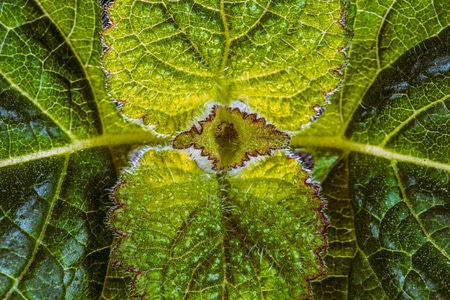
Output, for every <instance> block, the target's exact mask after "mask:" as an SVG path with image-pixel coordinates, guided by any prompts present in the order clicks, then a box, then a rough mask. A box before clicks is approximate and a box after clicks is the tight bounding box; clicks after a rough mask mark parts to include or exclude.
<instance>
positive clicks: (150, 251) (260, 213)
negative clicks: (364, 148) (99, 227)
mask: <svg viewBox="0 0 450 300" xmlns="http://www.w3.org/2000/svg"><path fill="white" fill-rule="evenodd" d="M306 179H307V173H306V172H305V171H303V170H302V169H301V166H300V165H299V164H298V162H297V161H296V160H294V159H292V158H288V157H287V156H286V154H284V153H282V152H277V153H276V154H275V155H273V156H271V157H266V158H265V159H263V160H260V161H258V162H257V163H255V164H253V165H251V166H249V167H248V168H245V169H244V170H243V171H242V172H239V173H237V174H236V175H228V174H227V173H223V172H222V173H217V174H216V173H205V172H204V171H203V170H202V169H200V168H199V167H198V166H197V165H196V164H195V162H194V161H193V160H192V159H191V158H189V157H188V156H187V155H186V154H185V153H183V152H182V151H179V150H163V151H156V150H149V151H147V152H146V153H145V154H144V155H143V156H142V158H140V159H139V162H138V165H137V166H136V167H135V168H134V169H133V170H132V171H129V172H126V173H124V174H123V176H122V180H123V181H122V182H121V183H119V185H118V186H117V187H116V189H115V193H114V197H115V198H116V199H118V200H119V201H120V203H119V207H120V208H119V209H118V210H117V211H115V212H114V214H113V215H112V216H111V218H110V219H109V222H110V224H111V225H112V226H113V227H114V228H115V230H116V232H117V233H119V234H120V235H121V237H122V238H121V240H120V247H119V248H118V249H116V250H114V252H113V257H112V258H113V259H114V260H118V261H120V263H121V264H122V265H123V266H126V267H131V268H133V269H134V270H140V271H139V275H138V276H137V279H136V281H135V282H134V285H133V291H134V293H135V295H141V294H145V295H146V296H145V298H150V299H164V298H172V299H181V298H184V297H192V298H194V299H200V298H206V299H223V298H228V299H298V298H301V297H304V296H306V295H307V293H308V290H307V282H306V278H309V277H312V276H316V275H317V274H318V273H320V272H322V271H323V270H322V266H321V264H320V263H319V261H318V257H317V255H316V254H315V251H316V250H317V249H319V248H320V247H323V246H324V244H325V240H324V237H323V236H322V234H321V232H322V230H323V226H324V225H325V223H324V219H323V216H322V215H321V214H320V213H319V212H318V210H319V209H320V207H321V205H322V201H321V200H320V199H319V198H317V197H315V196H314V188H313V187H311V186H306V185H304V184H299V183H302V182H304V181H305V180H306Z"/></svg>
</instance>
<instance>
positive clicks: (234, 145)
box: [173, 105, 290, 171]
mask: <svg viewBox="0 0 450 300" xmlns="http://www.w3.org/2000/svg"><path fill="white" fill-rule="evenodd" d="M219 109H225V110H226V112H227V113H228V114H230V116H231V115H240V117H241V118H242V120H244V121H247V122H248V124H252V125H254V127H255V135H254V136H252V138H255V139H259V140H260V141H262V142H264V143H266V144H276V143H279V144H281V145H280V146H272V147H267V148H256V149H252V148H249V149H241V147H242V146H243V142H245V141H243V140H241V139H242V138H243V137H241V136H240V135H239V130H240V128H237V127H236V124H233V123H231V122H229V121H227V120H223V121H221V122H220V123H219V124H217V125H216V128H215V131H214V134H213V136H212V137H211V138H212V139H214V140H215V143H216V144H217V148H216V149H208V147H207V146H205V145H202V144H199V143H197V142H195V141H194V138H195V136H200V135H202V134H204V132H205V131H204V130H205V127H206V126H208V124H209V123H212V122H213V121H214V120H215V119H216V118H217V117H218V110H219ZM252 125H251V126H252ZM258 131H264V132H265V133H268V134H267V135H266V136H262V135H258ZM183 139H184V140H183ZM289 141H290V136H289V135H288V134H286V133H284V132H281V131H279V130H277V129H276V128H275V126H274V125H272V124H267V122H266V120H265V119H264V118H259V117H258V116H257V115H256V114H254V113H247V112H242V111H240V110H239V109H238V108H230V107H222V106H217V105H216V106H214V107H213V108H212V111H211V114H209V116H208V117H207V118H206V119H204V120H201V121H199V122H198V126H196V125H193V126H192V127H191V129H190V130H188V131H185V132H182V133H180V134H178V135H177V136H176V137H175V139H174V141H173V147H174V148H175V149H188V148H190V147H193V148H194V149H197V150H200V151H201V155H202V156H205V157H207V158H208V159H209V160H211V161H212V163H213V170H215V171H220V170H232V169H234V168H237V167H243V166H244V164H245V162H247V161H249V160H250V158H251V157H256V156H260V155H270V154H271V152H272V150H279V149H283V148H286V147H287V146H288V145H289ZM239 150H241V151H243V154H242V155H241V157H240V158H239V161H238V162H235V163H232V164H226V167H225V166H221V165H220V163H221V159H222V160H223V159H224V158H227V157H228V158H229V157H232V155H234V154H235V153H237V151H239ZM214 151H216V152H218V153H220V155H215V154H214ZM222 162H223V161H222Z"/></svg>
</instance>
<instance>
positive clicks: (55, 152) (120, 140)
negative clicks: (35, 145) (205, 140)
mask: <svg viewBox="0 0 450 300" xmlns="http://www.w3.org/2000/svg"><path fill="white" fill-rule="evenodd" d="M170 141H171V138H170V137H158V136H155V134H153V133H151V132H140V133H120V134H104V135H102V136H99V137H93V138H90V139H85V140H76V141H74V142H73V143H71V144H68V145H66V146H62V147H55V148H52V149H48V150H42V151H38V152H35V153H29V154H24V155H21V156H15V157H11V158H7V159H3V160H0V168H2V167H7V166H13V165H16V164H20V163H26V162H29V161H33V160H38V159H42V158H47V157H53V156H61V155H65V154H71V153H74V152H77V151H81V150H85V149H90V148H95V147H102V146H103V147H117V146H123V145H136V146H138V145H150V146H151V145H165V144H168V143H170Z"/></svg>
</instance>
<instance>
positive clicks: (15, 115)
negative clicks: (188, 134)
mask: <svg viewBox="0 0 450 300" xmlns="http://www.w3.org/2000/svg"><path fill="white" fill-rule="evenodd" d="M100 28H101V24H100V10H99V7H98V3H96V2H95V1H93V2H89V1H84V2H73V3H69V2H67V1H62V2H61V1H57V2H55V1H20V0H19V1H2V2H1V4H0V66H1V68H0V298H2V299H3V298H6V299H91V298H98V297H99V296H100V294H101V292H102V286H103V279H104V277H105V275H106V270H107V266H108V260H109V251H110V245H111V243H112V234H111V233H110V232H109V230H108V229H107V228H106V227H105V226H104V224H103V219H104V218H105V215H106V209H107V206H106V205H105V203H108V202H109V201H108V194H107V191H106V189H107V188H110V187H111V186H112V185H113V184H114V182H115V180H116V165H115V164H114V162H118V161H119V160H120V157H119V156H118V155H116V156H114V157H113V156H112V155H111V153H110V149H109V146H110V147H114V146H120V145H126V144H132V143H133V142H136V140H137V139H136V137H137V136H139V139H142V138H144V139H147V142H150V141H151V140H152V139H153V140H157V139H155V138H154V135H153V134H150V133H148V132H144V131H142V130H140V131H139V127H137V126H136V125H127V123H126V122H124V121H123V120H122V118H120V117H119V115H118V113H117V111H116V109H115V108H114V105H113V103H111V101H110V100H109V99H108V98H107V96H106V92H105V88H104V85H105V74H104V72H103V71H102V69H101V66H100V63H99V57H100V55H101V53H102V46H101V42H100V39H99V34H98V31H99V29H100ZM131 130H133V131H134V134H130V135H128V134H121V132H125V131H129V132H130V131H131ZM112 136H114V137H115V139H112Z"/></svg>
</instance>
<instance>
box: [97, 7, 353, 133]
mask: <svg viewBox="0 0 450 300" xmlns="http://www.w3.org/2000/svg"><path fill="white" fill-rule="evenodd" d="M109 11H110V14H111V19H112V21H113V23H114V24H115V26H113V27H112V28H110V29H109V30H107V31H106V32H105V37H106V41H107V43H108V45H109V46H110V50H109V51H108V53H107V55H106V58H105V67H106V68H107V69H108V71H109V72H110V73H111V93H112V95H113V97H114V98H116V99H117V100H119V101H122V102H123V111H124V113H125V114H126V115H127V116H129V117H131V118H134V119H141V120H142V122H143V123H144V124H149V125H152V126H156V130H157V131H158V132H161V133H166V134H171V135H174V134H175V133H176V132H178V131H183V130H187V129H188V128H189V127H190V124H191V122H192V119H193V118H194V117H196V116H197V115H199V114H201V113H202V112H203V111H204V106H205V104H206V103H208V102H211V101H214V102H216V103H219V104H222V105H229V104H230V103H232V102H233V101H241V102H244V103H245V104H247V105H248V106H249V107H250V108H251V109H252V110H254V111H255V112H256V113H258V114H260V115H261V116H263V117H264V118H266V119H267V121H268V122H269V123H272V124H275V125H276V126H277V128H279V129H281V130H291V131H297V130H299V129H300V126H301V125H302V124H306V123H308V122H309V120H310V117H311V116H312V115H313V114H314V111H313V110H312V107H314V106H319V105H324V104H325V97H324V94H325V93H327V92H330V91H331V90H333V89H335V88H336V87H337V86H338V85H339V81H340V79H339V77H338V76H337V75H336V74H335V73H334V72H333V70H336V69H339V68H340V67H341V66H342V63H343V60H344V56H343V55H342V54H341V53H339V52H338V51H337V50H339V49H340V48H342V47H344V45H345V39H346V38H345V37H346V33H345V31H344V29H343V28H342V27H341V26H340V25H339V23H338V20H339V19H340V17H341V11H342V9H341V5H340V3H339V1H298V0H286V1H271V0H263V1H254V0H249V1H232V2H229V1H152V2H146V1H121V2H120V3H117V4H116V5H113V6H111V8H110V10H109Z"/></svg>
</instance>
